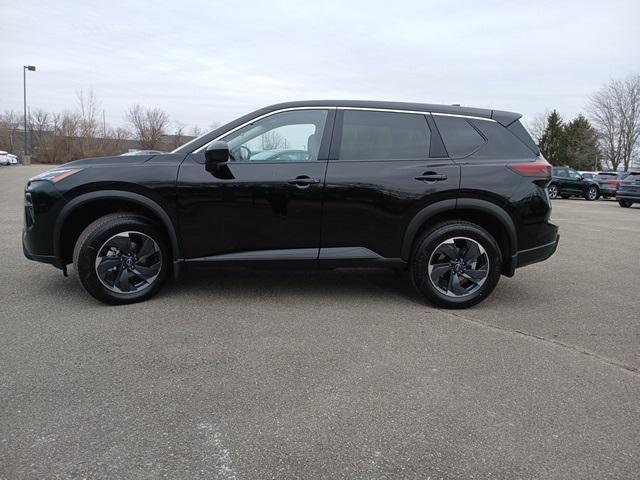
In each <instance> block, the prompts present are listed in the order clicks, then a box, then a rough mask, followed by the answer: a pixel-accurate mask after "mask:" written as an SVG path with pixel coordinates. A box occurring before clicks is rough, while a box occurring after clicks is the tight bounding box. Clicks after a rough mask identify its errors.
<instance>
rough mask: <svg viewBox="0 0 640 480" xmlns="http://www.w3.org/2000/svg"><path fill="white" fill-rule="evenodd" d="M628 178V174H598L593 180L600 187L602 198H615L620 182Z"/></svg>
mask: <svg viewBox="0 0 640 480" xmlns="http://www.w3.org/2000/svg"><path fill="white" fill-rule="evenodd" d="M628 176H629V172H598V176H597V177H596V178H595V180H596V182H598V186H599V187H600V194H601V195H602V196H603V197H604V198H611V197H615V196H616V192H617V190H618V187H619V186H620V182H621V181H622V180H624V179H625V178H627V177H628Z"/></svg>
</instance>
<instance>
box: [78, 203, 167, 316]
mask: <svg viewBox="0 0 640 480" xmlns="http://www.w3.org/2000/svg"><path fill="white" fill-rule="evenodd" d="M170 260H171V256H170V252H169V249H168V248H167V242H166V240H165V238H164V236H163V235H162V234H161V233H160V231H159V230H158V228H157V227H156V226H154V224H153V223H152V222H150V221H149V219H147V218H146V217H143V216H140V215H135V214H131V213H114V214H110V215H106V216H104V217H102V218H99V219H98V220H96V221H94V222H93V223H91V224H90V225H89V226H88V227H87V228H85V229H84V231H83V232H82V233H81V234H80V236H79V237H78V240H77V242H76V245H75V248H74V250H73V264H74V266H75V269H76V272H77V274H78V280H79V281H80V284H81V285H82V286H83V287H84V289H85V290H86V291H87V292H88V293H89V294H91V295H92V296H93V297H94V298H96V299H98V300H100V301H101V302H104V303H107V304H110V305H123V304H127V303H134V302H141V301H144V300H147V299H149V298H151V297H152V296H153V295H155V294H156V293H157V292H158V290H159V289H160V287H161V286H162V283H163V282H164V281H165V280H166V278H167V274H168V270H169V264H170Z"/></svg>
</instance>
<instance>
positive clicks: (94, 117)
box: [0, 90, 215, 163]
mask: <svg viewBox="0 0 640 480" xmlns="http://www.w3.org/2000/svg"><path fill="white" fill-rule="evenodd" d="M76 97H77V107H76V109H75V110H67V111H64V112H47V111H45V110H42V109H37V110H34V111H30V112H28V114H27V139H28V145H29V147H28V148H29V153H30V154H32V157H33V159H34V160H36V161H38V162H42V163H64V162H68V161H71V160H76V159H79V158H86V157H100V156H108V155H119V154H121V153H125V152H127V151H128V150H130V149H132V148H135V149H144V150H164V151H168V150H173V149H174V148H177V147H179V146H180V145H182V144H184V143H186V142H187V141H189V140H190V139H192V138H194V137H196V136H199V135H200V134H201V133H202V131H201V130H200V128H199V127H197V126H195V127H193V128H192V129H190V130H189V132H188V133H187V130H186V126H185V125H184V124H182V123H180V122H171V121H170V119H169V116H168V115H167V114H166V112H164V111H163V110H162V109H160V108H148V107H144V106H142V105H138V104H135V105H132V106H131V107H130V108H129V109H128V110H127V112H126V113H125V120H126V126H123V127H112V126H111V125H109V124H107V123H106V121H105V120H104V117H102V118H101V114H100V112H101V110H100V103H99V101H98V100H97V98H96V96H95V95H94V93H93V92H92V91H89V92H88V93H85V92H84V91H82V90H81V91H79V92H78V93H77V94H76ZM213 126H215V124H214V125H213ZM0 150H6V151H8V152H12V153H18V154H24V116H23V114H19V113H17V112H15V111H13V110H7V111H4V112H2V113H0Z"/></svg>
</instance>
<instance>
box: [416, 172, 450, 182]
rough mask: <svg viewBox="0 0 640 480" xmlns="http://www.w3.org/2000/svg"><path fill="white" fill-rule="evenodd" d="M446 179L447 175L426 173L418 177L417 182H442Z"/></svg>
mask: <svg viewBox="0 0 640 480" xmlns="http://www.w3.org/2000/svg"><path fill="white" fill-rule="evenodd" d="M446 179H447V176H446V175H441V174H439V173H435V172H425V173H423V174H422V175H419V176H417V177H416V180H420V181H421V182H441V181H442V180H446Z"/></svg>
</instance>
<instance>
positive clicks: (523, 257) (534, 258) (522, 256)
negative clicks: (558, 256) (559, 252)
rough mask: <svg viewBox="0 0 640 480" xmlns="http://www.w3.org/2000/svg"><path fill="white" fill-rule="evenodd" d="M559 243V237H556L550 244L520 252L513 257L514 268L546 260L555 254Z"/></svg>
mask: <svg viewBox="0 0 640 480" xmlns="http://www.w3.org/2000/svg"><path fill="white" fill-rule="evenodd" d="M559 242H560V235H556V239H555V240H554V241H552V242H549V243H545V244H544V245H539V246H537V247H533V248H528V249H527V250H520V251H518V253H516V255H515V257H516V258H515V266H516V268H520V267H524V266H526V265H531V264H532V263H538V262H542V261H544V260H546V259H547V258H549V257H550V256H551V255H553V254H554V253H555V252H556V249H557V248H558V243H559Z"/></svg>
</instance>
